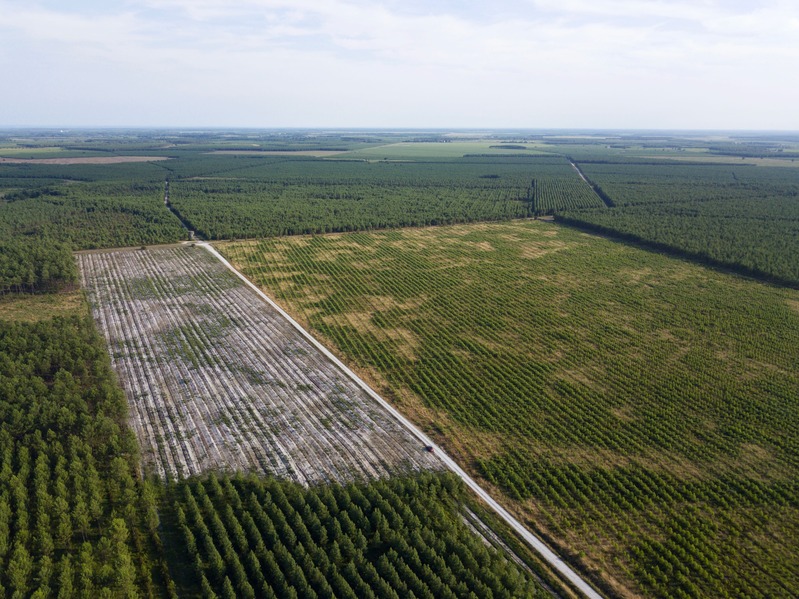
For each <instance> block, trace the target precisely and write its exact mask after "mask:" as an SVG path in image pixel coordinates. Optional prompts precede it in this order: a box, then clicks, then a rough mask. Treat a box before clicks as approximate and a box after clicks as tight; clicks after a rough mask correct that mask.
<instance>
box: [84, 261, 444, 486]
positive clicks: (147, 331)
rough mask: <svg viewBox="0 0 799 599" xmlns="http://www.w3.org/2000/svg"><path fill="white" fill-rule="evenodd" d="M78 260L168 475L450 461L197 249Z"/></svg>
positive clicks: (350, 474)
mask: <svg viewBox="0 0 799 599" xmlns="http://www.w3.org/2000/svg"><path fill="white" fill-rule="evenodd" d="M79 265H80V269H81V276H82V282H83V286H84V288H85V289H86V290H87V293H88V296H89V300H90V302H91V305H92V310H93V314H94V317H95V320H96V321H97V323H98V325H99V328H100V329H101V330H102V331H103V334H104V335H105V337H106V340H107V342H108V345H109V349H110V352H111V355H112V361H113V365H114V368H115V369H116V371H117V373H118V375H119V378H120V380H121V382H122V385H123V388H124V389H125V392H126V394H127V397H128V400H129V403H130V407H131V416H130V418H131V425H132V427H133V429H134V430H135V431H136V434H137V436H138V439H139V443H140V445H141V448H142V453H143V457H144V461H145V464H146V465H147V466H149V467H151V468H152V469H153V470H154V471H155V472H156V473H158V474H159V475H160V476H162V477H186V476H190V475H193V474H198V473H201V472H205V471H209V470H218V469H229V470H246V471H255V472H263V473H270V474H274V475H278V476H283V477H288V478H291V479H293V480H296V481H298V482H300V483H303V484H309V483H312V482H319V481H327V480H335V481H348V480H353V479H362V478H372V477H380V476H384V475H388V474H390V473H394V472H407V471H412V470H421V469H429V468H438V467H440V466H439V462H438V460H437V459H436V458H435V457H434V456H432V455H430V454H427V453H425V452H424V451H423V448H422V447H421V446H420V444H419V442H418V441H417V440H416V439H414V438H413V437H412V436H411V435H410V434H409V433H408V432H406V431H405V430H404V429H402V428H401V427H400V425H399V423H397V422H396V421H395V420H394V419H393V418H392V417H391V416H390V415H389V414H388V413H387V412H385V410H383V408H381V407H380V406H379V405H378V404H376V403H375V401H374V400H373V399H371V398H370V397H369V396H368V395H367V394H366V393H365V392H364V391H363V390H362V389H360V388H359V387H358V386H357V384H356V383H355V382H354V381H352V380H351V379H350V378H348V377H347V376H346V375H344V373H342V372H341V371H339V370H338V368H336V367H335V366H334V365H333V364H332V363H331V362H329V361H328V360H327V358H325V357H324V356H323V355H322V354H321V353H320V352H319V351H318V350H317V349H315V348H314V347H313V346H312V345H311V344H310V343H308V342H307V341H306V340H305V339H304V338H303V337H302V336H301V335H300V334H299V333H298V332H297V331H296V329H294V328H293V327H292V326H291V325H290V323H289V322H288V321H286V320H285V318H283V317H282V316H281V315H280V314H278V313H277V312H276V311H274V310H273V309H272V308H271V307H269V306H268V305H266V304H265V303H264V302H263V301H262V300H261V299H260V298H259V297H258V296H257V295H256V294H255V293H254V292H253V291H252V290H251V289H249V288H248V287H246V286H245V285H244V284H243V283H242V282H241V281H240V280H239V279H237V278H236V277H235V276H234V275H233V274H232V273H230V272H229V271H228V270H227V269H226V268H225V267H224V266H223V265H222V264H221V263H220V262H219V261H218V260H216V259H215V258H214V257H213V256H211V255H210V254H209V253H208V252H206V251H205V250H203V249H201V248H200V247H171V248H158V249H149V250H146V251H145V250H131V251H114V252H99V253H86V254H81V255H80V256H79Z"/></svg>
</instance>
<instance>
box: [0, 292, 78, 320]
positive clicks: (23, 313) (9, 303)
mask: <svg viewBox="0 0 799 599" xmlns="http://www.w3.org/2000/svg"><path fill="white" fill-rule="evenodd" d="M85 313H86V303H85V300H84V297H83V292H82V291H69V292H64V293H43V294H36V295H34V294H25V293H10V294H7V295H0V320H7V321H15V322H40V321H42V320H49V319H51V318H55V317H56V316H63V317H68V316H83V315H84V314H85Z"/></svg>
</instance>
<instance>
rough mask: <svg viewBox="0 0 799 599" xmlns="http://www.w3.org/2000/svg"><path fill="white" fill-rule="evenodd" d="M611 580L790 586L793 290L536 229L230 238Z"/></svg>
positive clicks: (292, 303)
mask: <svg viewBox="0 0 799 599" xmlns="http://www.w3.org/2000/svg"><path fill="white" fill-rule="evenodd" d="M222 249H223V251H224V253H225V254H226V255H227V256H229V257H230V259H231V260H232V261H233V262H234V263H235V264H236V265H237V266H238V267H240V269H241V270H242V271H243V272H244V273H245V274H246V275H247V276H248V277H250V278H251V279H253V280H254V281H256V282H257V283H258V284H259V285H261V286H262V287H263V288H264V289H265V290H266V291H267V292H268V293H269V294H271V295H272V296H273V297H276V298H277V299H278V301H279V302H281V303H282V304H283V305H285V306H286V307H287V308H288V309H289V310H290V311H291V312H292V313H293V314H294V315H296V316H297V317H298V318H299V319H300V320H301V322H304V323H305V324H307V325H308V327H309V328H310V329H311V330H312V331H313V332H314V333H315V334H317V335H319V336H320V337H322V338H323V339H325V340H326V341H327V342H328V343H330V344H331V345H332V346H333V347H335V348H336V349H337V351H338V352H339V353H340V355H343V356H344V357H345V358H346V359H347V360H349V361H350V362H351V363H352V364H353V365H355V366H356V367H357V368H358V369H359V370H361V371H362V372H364V373H365V376H367V378H368V380H371V381H372V382H373V383H374V384H375V385H376V387H377V388H378V389H379V390H380V391H381V392H382V393H384V394H385V395H386V396H388V397H390V398H391V399H392V400H393V401H394V402H395V404H396V405H397V406H398V407H399V408H400V409H401V410H402V411H403V412H405V413H407V414H409V415H411V416H412V417H413V418H415V420H416V421H417V422H418V423H419V424H421V425H422V426H423V427H424V428H425V429H426V430H427V431H429V432H430V433H431V434H434V435H436V436H437V438H438V441H439V442H440V443H441V444H442V445H443V446H444V447H445V448H446V449H447V451H449V452H451V453H452V454H453V455H454V456H456V457H457V458H459V460H460V462H461V463H462V464H465V465H466V466H468V467H469V468H470V469H471V470H472V471H473V472H474V473H476V474H479V475H480V476H482V477H483V479H484V480H485V481H488V482H490V483H491V484H492V485H495V486H496V487H497V488H499V489H501V490H502V492H503V494H504V496H505V498H506V499H507V500H508V501H509V502H511V504H512V505H514V506H515V509H516V510H517V511H518V512H519V513H520V514H524V515H525V518H526V519H528V522H529V523H530V525H531V526H532V527H533V528H536V529H538V530H540V531H542V532H543V533H544V534H545V535H546V536H547V537H549V538H551V539H552V540H553V542H554V543H556V545H557V546H558V547H559V548H560V549H561V551H562V552H563V553H564V554H565V555H567V556H570V558H571V559H572V560H573V561H575V562H576V563H578V564H580V565H581V566H582V568H583V569H584V571H585V572H587V573H589V574H590V575H592V576H595V577H596V578H597V579H601V580H602V584H604V585H605V588H607V589H611V590H612V591H613V592H615V593H619V594H621V595H628V594H643V595H647V596H662V597H665V596H677V595H680V594H687V595H688V596H694V595H697V594H699V595H705V596H723V595H724V594H731V595H746V596H751V597H756V596H784V595H786V594H787V595H792V594H796V592H797V591H798V590H799V569H798V568H797V567H796V562H795V560H794V559H793V556H795V555H796V552H797V551H798V550H799V547H798V546H797V543H796V539H797V538H799V510H797V500H799V486H798V485H797V482H796V481H797V480H799V447H797V443H796V439H797V432H799V411H797V405H796V401H797V394H796V390H797V389H799V376H798V375H797V373H798V372H799V353H797V348H799V295H797V293H796V292H795V291H792V290H786V289H779V288H774V287H770V286H768V285H765V284H760V283H756V282H752V281H747V280H745V279H741V278H737V277H734V276H730V275H725V274H720V273H716V272H713V271H711V270H708V269H706V268H702V267H699V266H695V265H692V264H690V263H687V262H684V261H680V260H675V259H672V258H668V257H665V256H661V255H656V254H652V253H648V252H645V251H641V250H636V249H632V248H628V247H625V246H623V245H620V244H617V243H613V242H610V241H606V240H602V239H599V238H595V237H590V236H587V235H585V234H581V233H579V232H575V231H572V230H569V229H567V228H562V227H559V226H557V225H553V224H547V223H540V222H529V221H528V222H517V223H509V224H486V225H469V226H458V227H446V228H437V229H425V230H413V231H393V232H384V233H371V234H346V235H337V236H322V237H312V238H308V237H301V238H291V239H289V238H284V239H273V240H264V241H260V242H245V243H234V244H225V245H223V246H222Z"/></svg>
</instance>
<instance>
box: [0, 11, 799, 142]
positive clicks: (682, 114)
mask: <svg viewBox="0 0 799 599" xmlns="http://www.w3.org/2000/svg"><path fill="white" fill-rule="evenodd" d="M495 2H496V4H493V5H490V6H496V7H497V10H496V12H495V13H493V14H491V12H492V11H491V10H490V8H486V7H482V10H480V11H475V10H471V11H466V10H461V11H458V12H456V11H454V10H453V9H452V8H450V9H446V10H445V9H444V8H443V7H441V8H437V5H436V3H435V2H433V3H431V4H429V5H428V4H424V8H421V7H422V5H418V6H414V7H409V6H405V5H404V4H396V3H395V5H392V4H390V3H389V4H385V3H384V4H376V3H373V2H360V1H356V0H238V1H237V2H235V3H232V2H228V1H223V0H146V1H144V2H132V1H131V2H127V3H123V5H122V8H120V9H112V8H111V7H109V6H108V5H107V4H104V5H103V11H101V12H100V13H99V14H98V13H97V11H96V10H95V11H93V12H92V11H90V10H89V9H88V8H86V9H83V8H82V7H81V2H80V0H76V1H75V2H72V3H70V5H69V8H68V9H65V8H48V7H45V6H44V5H41V4H40V5H36V4H30V3H29V2H25V3H23V2H21V1H19V0H15V1H9V0H5V1H3V0H0V66H2V67H3V68H4V69H5V70H6V72H12V71H13V73H14V76H15V78H18V80H19V81H20V84H21V85H22V87H25V84H26V83H27V85H28V87H31V86H33V87H36V86H40V85H41V79H42V78H43V77H53V76H56V77H57V78H59V79H61V78H63V79H64V80H65V81H67V82H68V83H67V84H66V85H65V88H64V89H63V90H62V91H63V94H64V96H63V99H62V105H63V106H62V107H59V106H58V105H55V106H53V107H51V109H50V111H49V114H52V115H54V116H53V118H62V119H65V120H71V121H73V122H76V120H82V121H83V122H84V123H88V122H89V121H91V119H92V118H96V116H97V113H96V112H95V113H94V114H92V113H90V112H86V113H84V114H81V110H80V105H81V97H82V95H84V96H85V95H91V96H92V97H98V96H104V97H108V98H111V99H113V100H114V102H116V105H117V106H118V107H119V110H118V112H117V113H113V112H112V111H110V110H108V111H106V113H105V114H104V116H103V118H105V119H108V120H109V122H107V124H114V121H116V122H118V123H122V122H123V121H124V122H125V124H130V123H132V122H134V121H136V122H139V123H140V124H150V123H152V124H164V125H168V124H170V123H169V119H175V121H174V122H175V124H181V123H183V124H186V122H185V119H186V118H188V116H189V115H190V116H191V118H194V119H197V121H196V124H207V125H213V124H220V125H224V124H234V123H235V124H241V125H245V124H252V125H265V126H267V125H271V126H278V125H305V124H308V125H311V124H313V125H336V124H340V123H341V124H347V125H349V126H354V125H358V124H362V125H375V126H379V125H385V126H415V125H426V126H435V125H437V124H441V125H442V126H451V125H462V126H469V125H472V126H487V125H492V126H499V125H507V126H542V127H546V126H575V127H588V126H596V127H608V126H615V127H623V126H629V127H675V126H688V127H710V126H713V127H716V126H727V127H731V128H732V127H736V128H737V127H769V128H794V129H799V120H797V119H798V118H799V117H797V116H796V111H795V110H794V106H795V105H796V101H797V99H799V98H797V96H798V95H799V92H798V91H797V90H796V89H795V88H796V86H795V85H793V83H792V82H791V81H790V80H789V77H788V76H787V74H786V73H785V71H784V69H785V68H786V65H789V64H792V63H795V62H796V61H799V7H797V6H796V5H795V4H794V3H792V2H786V1H784V0H769V1H763V2H759V3H758V2H753V1H751V0H747V1H743V0H741V1H738V0H733V1H726V2H724V1H721V0H694V1H691V2H688V1H684V0H676V1H665V0H661V1H651V0H615V1H614V0H596V1H589V0H528V2H527V3H518V2H512V3H511V2H503V1H502V0H495ZM472 4H473V3H472ZM452 5H453V3H448V6H452ZM397 6H399V7H401V9H400V8H397ZM486 6H489V5H486ZM500 9H501V10H500ZM486 14H490V15H491V16H490V18H486V16H485V15H486ZM741 81H752V82H756V83H757V85H758V88H759V89H758V91H757V93H755V92H752V93H751V94H750V93H748V92H747V91H746V90H745V89H741V86H740V83H741ZM69 82H72V83H71V84H70V83H69ZM764 90H766V91H768V92H769V94H768V95H770V96H771V97H772V98H773V99H774V100H773V102H772V103H771V104H770V106H769V108H768V110H767V111H766V110H758V103H759V102H761V99H762V97H763V93H764ZM631 99H634V102H631V101H630V100H631ZM187 100H188V101H190V102H191V106H190V109H183V110H181V109H180V108H179V107H176V106H175V104H176V103H179V102H186V101H187ZM8 102H9V104H10V105H9V107H8V109H7V110H6V111H5V112H6V114H4V115H3V116H2V117H0V119H10V120H8V121H7V124H13V123H14V122H20V123H21V122H23V121H24V122H25V123H27V124H30V123H35V122H36V120H37V118H40V117H38V116H37V114H36V113H35V112H34V108H35V106H36V105H35V104H31V103H29V102H27V103H26V102H25V101H24V100H21V99H20V100H17V99H9V100H8ZM747 103H748V104H749V106H750V108H751V109H750V110H748V111H744V110H742V107H743V106H745V105H747ZM333 105H335V106H336V108H335V110H334V109H333V108H332V106H333ZM620 105H623V106H624V107H625V108H624V110H623V111H620V110H619V106H620ZM70 106H71V108H69V109H68V107H70ZM733 107H734V108H735V109H734V110H733V109H732V108H733ZM231 113H234V116H235V118H232V117H231ZM59 115H61V116H60V117H59ZM285 115H290V120H289V117H288V116H285ZM303 115H306V118H305V119H303ZM154 119H159V120H158V122H157V123H155V122H154ZM178 120H181V123H177V121H178ZM201 121H202V122H201ZM223 121H224V122H223ZM711 121H712V122H711ZM0 122H2V120H0ZM705 123H706V124H705ZM725 123H726V124H725ZM66 124H70V123H66Z"/></svg>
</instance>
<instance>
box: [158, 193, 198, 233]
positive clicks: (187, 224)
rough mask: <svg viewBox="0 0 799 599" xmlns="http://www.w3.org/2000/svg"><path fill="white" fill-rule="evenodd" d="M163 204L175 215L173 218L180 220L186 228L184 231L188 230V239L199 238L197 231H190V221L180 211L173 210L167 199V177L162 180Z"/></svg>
mask: <svg viewBox="0 0 799 599" xmlns="http://www.w3.org/2000/svg"><path fill="white" fill-rule="evenodd" d="M164 206H166V207H167V209H168V210H169V211H170V212H171V213H172V214H174V215H175V218H177V219H178V220H179V221H180V224H181V225H183V228H184V229H186V231H188V233H189V240H190V241H194V240H195V239H198V238H199V236H198V235H197V232H196V231H192V230H191V228H190V227H189V225H190V224H191V223H190V222H189V221H187V220H186V219H185V218H183V216H182V215H181V214H180V212H178V211H177V210H175V207H174V206H173V205H172V204H171V203H170V201H169V179H167V180H166V181H164Z"/></svg>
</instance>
